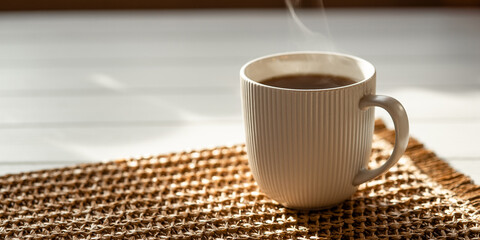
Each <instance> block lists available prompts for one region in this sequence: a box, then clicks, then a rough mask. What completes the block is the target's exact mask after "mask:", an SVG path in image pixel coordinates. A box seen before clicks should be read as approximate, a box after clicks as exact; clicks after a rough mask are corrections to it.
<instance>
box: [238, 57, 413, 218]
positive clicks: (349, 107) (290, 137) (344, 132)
mask: <svg viewBox="0 0 480 240" xmlns="http://www.w3.org/2000/svg"><path fill="white" fill-rule="evenodd" d="M295 74H330V75H338V76H344V77H348V78H351V79H353V80H355V81H356V83H354V84H350V85H347V86H342V87H337V88H328V89H305V90H304V89H286V88H278V87H273V86H269V85H265V84H261V83H259V82H260V81H262V80H265V79H268V78H271V77H274V76H282V75H295ZM240 78H241V92H242V106H243V116H244V122H245V132H246V144H247V155H248V160H249V165H250V168H251V170H252V173H253V176H254V178H255V180H256V182H257V184H258V186H259V187H260V189H261V190H262V191H263V192H264V193H265V194H267V195H268V196H269V197H271V198H272V199H274V200H276V201H277V202H279V203H280V204H282V205H284V206H286V207H289V208H295V209H320V208H325V207H329V206H332V205H335V204H338V203H340V202H342V201H344V200H346V199H347V198H349V197H350V196H352V195H353V193H354V192H355V191H356V190H357V187H358V185H359V184H361V183H364V182H366V181H369V180H371V179H373V178H375V177H377V176H378V175H380V174H382V173H384V172H385V171H387V170H388V169H389V168H390V167H392V166H393V165H394V164H395V163H396V162H397V161H398V159H399V158H400V157H401V155H402V154H403V153H404V151H405V149H406V146H407V143H408V131H409V130H408V118H407V114H406V112H405V110H404V108H403V106H402V105H401V104H400V103H399V102H398V101H397V100H395V99H393V98H391V97H388V96H380V95H375V85H376V84H375V82H376V79H375V68H374V66H373V65H372V64H371V63H369V62H367V61H365V60H363V59H360V58H358V57H354V56H350V55H345V54H339V53H330V52H291V53H282V54H276V55H270V56H265V57H261V58H258V59H255V60H253V61H250V62H248V63H247V64H245V65H244V66H243V67H242V69H241V70H240ZM373 106H378V107H382V108H384V109H385V110H386V111H387V112H388V113H390V115H391V117H392V119H393V122H394V125H395V134H396V135H395V147H394V150H393V153H392V155H391V156H390V158H389V159H388V161H386V162H385V164H383V165H382V166H381V167H379V168H376V169H373V170H368V169H366V167H367V163H368V160H369V156H370V151H371V144H372V135H373V128H374V108H373Z"/></svg>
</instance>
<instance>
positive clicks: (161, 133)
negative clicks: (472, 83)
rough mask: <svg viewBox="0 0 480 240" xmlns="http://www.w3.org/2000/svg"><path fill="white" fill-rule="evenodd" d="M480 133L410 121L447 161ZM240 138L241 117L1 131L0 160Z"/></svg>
mask: <svg viewBox="0 0 480 240" xmlns="http://www.w3.org/2000/svg"><path fill="white" fill-rule="evenodd" d="M478 133H480V123H478V122H452V123H435V122H424V123H422V122H416V121H411V135H412V136H413V137H416V138H417V139H419V140H420V141H422V142H424V143H425V145H426V147H427V148H429V149H432V150H433V151H435V152H437V154H438V155H439V156H440V157H443V158H446V159H456V158H466V159H477V158H480V148H478V144H477V143H478V141H477V140H478V139H477V138H478ZM241 142H244V132H243V125H242V122H241V121H238V122H230V123H225V122H214V121H210V122H208V123H204V124H194V123H191V124H186V123H178V124H171V125H154V124H150V125H143V126H116V125H110V126H90V127H85V128H82V127H64V128H55V127H51V128H46V127H45V128H20V129H0V153H1V154H0V162H9V163H12V162H13V163H15V162H47V163H48V162H62V161H67V162H71V161H73V162H79V161H101V160H108V159H116V158H121V157H127V156H136V155H145V154H146V155H148V154H155V153H164V152H170V151H181V150H185V149H188V148H203V147H208V146H215V145H225V144H234V143H241Z"/></svg>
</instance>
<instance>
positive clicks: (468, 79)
mask: <svg viewBox="0 0 480 240" xmlns="http://www.w3.org/2000/svg"><path fill="white" fill-rule="evenodd" d="M368 60H370V61H372V63H374V64H375V66H376V69H377V79H378V81H377V85H378V86H379V87H391V86H395V87H397V86H426V87H428V88H430V89H438V88H442V87H443V88H445V87H444V86H445V85H447V86H448V87H447V88H448V89H452V88H453V89H455V88H462V86H464V85H468V88H469V89H471V87H476V88H477V89H480V68H478V66H479V65H480V56H478V58H476V59H474V60H470V59H434V60H431V61H424V62H421V61H405V60H403V59H391V60H390V61H387V60H382V59H368ZM244 63H245V62H243V59H234V60H232V61H214V62H198V63H192V62H184V63H178V62H153V63H152V62H150V63H148V64H147V63H145V62H141V63H138V62H137V63H132V64H125V63H121V62H108V61H104V62H101V61H95V63H90V64H87V65H82V64H78V65H77V66H74V67H72V68H68V67H62V65H61V64H58V65H60V66H58V65H57V64H56V63H50V62H44V63H41V64H40V63H39V65H35V64H33V65H30V64H29V63H25V62H22V63H20V64H19V65H16V66H13V65H8V64H0V95H4V94H8V91H13V93H14V94H22V93H23V94H25V95H31V94H34V93H35V91H38V90H41V91H50V92H48V94H50V95H53V94H62V92H63V94H64V92H65V91H72V90H73V91H85V90H110V89H111V88H114V89H122V90H126V91H128V90H129V89H141V90H142V89H147V90H148V89H152V88H155V89H170V90H171V89H172V88H182V89H188V88H193V89H198V88H204V89H206V88H212V87H214V88H217V87H238V85H239V80H238V78H239V77H238V75H239V74H238V73H239V69H240V66H242V65H243V64H244ZM95 64H96V65H95ZM51 90H57V91H59V92H54V91H51Z"/></svg>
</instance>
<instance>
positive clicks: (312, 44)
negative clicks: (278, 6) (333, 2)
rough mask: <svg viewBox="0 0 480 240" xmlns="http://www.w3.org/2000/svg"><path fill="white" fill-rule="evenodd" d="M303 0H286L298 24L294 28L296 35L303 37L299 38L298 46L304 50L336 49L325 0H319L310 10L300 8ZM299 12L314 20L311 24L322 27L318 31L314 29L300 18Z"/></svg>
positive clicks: (295, 22) (292, 16) (293, 18)
mask: <svg viewBox="0 0 480 240" xmlns="http://www.w3.org/2000/svg"><path fill="white" fill-rule="evenodd" d="M301 1H302V0H285V4H286V5H287V8H288V11H289V13H290V16H291V18H292V20H293V22H294V25H295V26H296V28H294V29H292V32H293V34H294V37H295V38H298V37H303V39H298V40H299V41H297V44H298V45H299V46H298V47H300V48H303V49H302V50H324V51H335V47H334V45H333V42H332V36H331V33H330V28H329V26H328V21H327V15H326V14H325V7H324V5H323V0H317V1H316V3H317V4H316V6H317V8H315V9H310V10H299V9H298V6H300V5H301ZM296 8H297V10H298V11H296ZM297 12H299V13H300V12H302V13H303V14H305V17H306V18H308V19H309V20H313V22H312V24H311V26H316V27H319V28H320V29H319V30H318V31H314V30H312V28H310V27H308V26H307V25H306V24H305V23H304V22H303V21H302V20H301V19H300V17H299V16H298V15H297ZM298 31H300V32H298ZM305 48H307V49H305Z"/></svg>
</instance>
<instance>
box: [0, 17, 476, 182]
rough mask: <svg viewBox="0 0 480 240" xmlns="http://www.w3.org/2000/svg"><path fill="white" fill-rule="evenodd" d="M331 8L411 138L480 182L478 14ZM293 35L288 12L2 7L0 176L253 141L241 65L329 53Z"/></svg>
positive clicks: (333, 22)
mask: <svg viewBox="0 0 480 240" xmlns="http://www.w3.org/2000/svg"><path fill="white" fill-rule="evenodd" d="M327 15H328V17H329V19H328V20H329V24H330V29H331V32H332V38H333V40H334V42H335V46H336V49H337V50H338V51H342V52H346V53H350V54H355V55H358V56H360V57H363V58H365V59H367V60H370V61H371V62H373V63H374V64H375V65H376V67H377V76H378V93H380V94H387V95H391V96H393V97H395V98H397V99H399V100H400V101H401V102H402V103H403V104H404V106H405V107H406V109H407V111H408V113H409V117H410V121H411V134H412V135H413V136H414V137H416V138H418V139H420V140H421V141H423V142H424V143H426V145H427V147H428V148H431V149H433V150H434V151H436V152H437V153H438V155H440V156H441V157H443V158H444V159H446V160H447V161H448V162H450V163H451V164H452V165H453V167H455V168H457V169H459V170H460V171H462V172H464V173H466V174H468V175H470V176H471V177H473V178H474V179H475V181H476V182H477V183H478V182H479V181H480V141H479V135H480V11H479V10H461V9H454V10H448V9H403V10H393V9H391V10H385V9H376V10H368V9H361V10H358V9H357V10H353V9H352V10H328V11H327ZM300 16H301V17H302V18H303V20H304V21H305V22H306V23H307V24H309V25H310V26H313V28H314V29H315V26H316V25H315V24H318V23H317V22H316V19H317V18H316V17H315V15H309V14H308V13H302V14H301V15H300ZM296 33H298V30H297V28H295V26H293V25H292V21H291V20H289V18H288V16H287V12H286V10H267V11H265V10H256V11H254V10H248V11H247V10H238V11H232V10H221V11H220V10H218V11H150V12H117V13H112V12H67V13H21V14H20V13H0V174H2V175H3V174H6V173H17V172H21V171H30V170H38V169H45V168H52V167H60V166H66V165H72V164H77V163H84V162H96V161H106V160H111V159H117V158H123V157H128V156H138V155H149V154H158V153H166V152H171V151H180V150H185V149H192V148H194V149H195V148H203V147H208V146H215V145H225V144H234V143H241V142H244V134H243V126H242V119H241V111H240V95H239V80H238V72H239V68H240V66H241V65H242V64H243V63H245V62H246V61H248V60H250V59H252V58H255V57H258V56H262V55H265V54H270V53H276V52H282V51H293V50H326V47H325V46H324V45H322V44H321V42H319V41H317V40H315V38H313V40H312V39H308V38H305V36H297V35H295V34H296ZM327 50H328V49H327ZM377 114H378V115H379V116H386V114H385V113H384V112H382V110H377ZM385 120H386V121H387V122H389V123H391V121H390V119H388V118H385Z"/></svg>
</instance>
